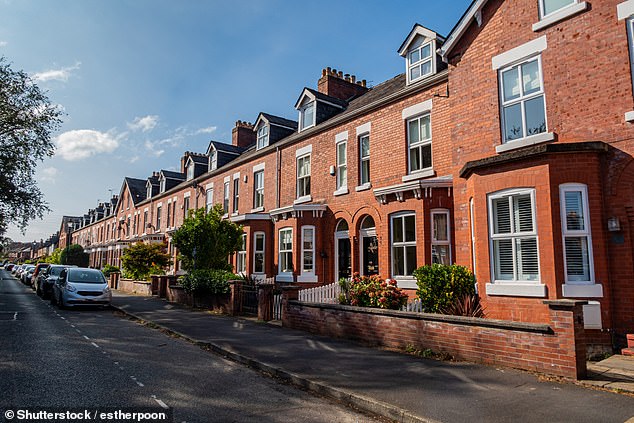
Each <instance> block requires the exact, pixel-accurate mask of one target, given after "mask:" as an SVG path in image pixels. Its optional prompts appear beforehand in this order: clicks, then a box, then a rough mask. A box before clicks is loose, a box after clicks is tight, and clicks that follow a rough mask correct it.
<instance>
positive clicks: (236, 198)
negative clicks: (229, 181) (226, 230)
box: [233, 177, 240, 213]
mask: <svg viewBox="0 0 634 423" xmlns="http://www.w3.org/2000/svg"><path fill="white" fill-rule="evenodd" d="M239 203H240V178H239V177H238V178H234V180H233V212H234V213H238V206H239Z"/></svg>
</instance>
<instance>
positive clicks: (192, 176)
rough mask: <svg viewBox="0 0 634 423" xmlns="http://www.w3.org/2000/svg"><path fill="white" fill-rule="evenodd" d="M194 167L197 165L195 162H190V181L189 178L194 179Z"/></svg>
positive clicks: (188, 173)
mask: <svg viewBox="0 0 634 423" xmlns="http://www.w3.org/2000/svg"><path fill="white" fill-rule="evenodd" d="M194 169H195V166H194V164H193V163H192V164H190V165H189V166H188V167H187V180H188V181H189V180H191V179H194Z"/></svg>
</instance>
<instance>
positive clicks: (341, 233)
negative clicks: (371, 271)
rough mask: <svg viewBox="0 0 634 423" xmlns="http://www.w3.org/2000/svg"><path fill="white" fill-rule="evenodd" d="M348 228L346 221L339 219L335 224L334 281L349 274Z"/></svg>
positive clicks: (347, 276)
mask: <svg viewBox="0 0 634 423" xmlns="http://www.w3.org/2000/svg"><path fill="white" fill-rule="evenodd" d="M350 253H351V248H350V230H349V227H348V222H346V221H345V220H344V219H339V220H338V221H337V225H336V226H335V278H336V279H335V281H338V280H339V279H341V278H346V279H348V278H350V276H351V273H352V272H351V260H350V259H351V257H350Z"/></svg>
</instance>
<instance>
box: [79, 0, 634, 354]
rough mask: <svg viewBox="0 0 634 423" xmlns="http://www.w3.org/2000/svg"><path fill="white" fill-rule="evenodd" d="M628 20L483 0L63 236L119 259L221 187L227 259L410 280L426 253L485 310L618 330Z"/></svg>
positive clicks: (603, 336)
mask: <svg viewBox="0 0 634 423" xmlns="http://www.w3.org/2000/svg"><path fill="white" fill-rule="evenodd" d="M633 22H634V0H628V1H625V2H619V1H617V0H602V1H593V2H588V1H579V0H496V1H493V0H491V1H486V0H475V1H473V2H472V3H471V5H470V6H469V8H468V9H467V10H466V12H465V13H464V15H463V17H462V18H461V19H460V21H459V22H458V23H457V24H456V26H455V27H454V29H453V30H452V31H451V33H450V34H448V35H447V36H443V35H441V34H437V33H435V32H434V31H432V30H430V29H428V28H426V27H424V26H421V25H414V27H413V28H412V29H411V31H410V32H409V33H404V41H403V43H402V45H400V46H395V48H397V54H398V55H399V56H400V58H399V56H397V55H396V54H395V60H401V61H402V64H403V71H404V72H403V73H402V74H400V75H398V76H396V77H395V78H393V79H390V80H388V81H385V82H383V83H380V84H377V85H375V86H373V87H367V86H366V84H365V81H358V80H357V79H356V78H355V76H352V75H349V74H344V73H343V72H341V71H337V70H335V69H331V68H326V69H324V70H323V71H322V73H321V77H320V78H319V79H318V81H317V87H316V89H314V88H312V87H306V88H304V89H302V90H300V91H299V93H298V98H297V102H296V103H295V104H294V105H289V113H288V116H293V115H294V116H296V119H297V120H294V119H288V118H283V117H278V116H273V115H270V114H268V113H266V111H263V112H262V113H260V114H259V115H258V116H257V117H255V120H254V122H255V123H254V124H250V123H246V122H243V121H238V122H237V123H236V126H235V128H234V129H233V139H232V143H231V144H230V145H229V144H226V143H222V142H216V141H211V142H210V143H209V147H208V149H207V151H206V152H205V153H204V154H196V153H190V152H187V153H185V155H184V156H183V158H182V159H181V168H180V172H168V171H160V172H157V173H155V174H154V175H152V176H151V177H149V178H147V179H144V180H139V179H133V178H126V179H125V180H124V183H123V186H122V189H121V192H120V195H119V198H118V202H116V207H115V209H114V210H113V213H112V214H111V215H109V216H107V217H102V218H101V219H97V220H95V221H94V222H90V223H88V224H84V225H83V226H82V227H81V228H79V229H77V230H75V231H74V232H73V234H72V236H73V239H79V240H81V242H82V243H83V245H84V246H85V248H86V249H87V250H88V251H90V252H91V254H92V263H93V264H94V265H95V266H101V265H103V264H105V263H106V262H108V263H113V264H117V257H119V255H118V254H119V253H118V252H120V251H121V249H123V248H125V246H126V245H127V244H128V243H130V242H136V241H139V240H144V241H145V240H147V241H165V242H167V243H168V245H169V244H170V233H171V231H173V230H174V229H175V228H178V227H179V225H180V224H181V223H182V221H183V217H184V216H185V213H186V211H187V210H188V209H193V208H200V207H209V206H211V205H212V204H215V203H220V204H222V205H223V207H224V210H225V213H226V214H225V217H226V218H227V219H231V220H233V221H235V222H239V223H240V224H242V225H244V238H243V239H244V242H243V245H242V249H241V250H240V251H239V252H238V253H237V254H235V255H234V256H233V257H231V260H232V263H233V264H234V266H235V268H236V271H239V272H243V273H248V274H252V275H261V276H262V277H264V276H269V277H271V276H275V278H276V280H277V281H279V282H286V283H296V284H303V285H306V286H312V285H315V284H325V283H331V282H334V281H336V280H337V279H339V278H341V277H348V276H349V275H350V274H351V273H352V272H359V273H361V274H365V275H370V274H377V273H378V274H381V275H382V276H385V277H390V278H394V279H396V280H397V281H398V283H399V286H401V287H403V288H410V289H413V288H415V281H414V279H413V278H412V272H413V270H414V269H415V268H417V267H418V266H421V265H423V264H431V263H458V264H461V265H465V266H468V267H469V268H471V269H473V271H474V272H475V274H476V276H477V281H478V282H477V287H478V292H479V294H480V296H481V298H482V300H483V302H484V304H485V305H486V309H487V316H488V317H490V318H500V319H509V320H515V321H525V322H540V321H542V320H543V319H545V318H546V315H547V313H548V309H547V306H546V305H544V304H543V300H545V299H562V298H563V299H566V298H568V299H584V300H588V301H589V304H588V305H587V306H585V313H584V317H585V325H586V329H587V337H588V339H589V341H590V342H591V343H593V344H595V345H597V346H601V345H605V346H609V345H611V343H612V342H613V338H614V337H617V338H618V337H619V336H622V335H624V334H625V333H628V332H630V333H631V332H632V331H634V256H633V251H634V248H633V247H634V233H633V231H634V192H633V190H634V161H633V158H632V154H633V153H634V123H633V122H634V93H633V88H632V87H633V82H634V79H633V77H632V75H633V70H634V67H633V66H632V59H631V58H632V57H633V56H632V48H633V47H634V31H633V28H634V24H633ZM430 24H431V26H433V21H432V22H430ZM293 107H294V110H293V109H292V108H293ZM170 248H171V249H172V252H173V253H174V254H175V253H176V252H175V251H173V248H172V247H171V245H170ZM104 252H105V254H104ZM172 270H173V271H175V272H176V271H178V264H176V265H175V268H174V269H172Z"/></svg>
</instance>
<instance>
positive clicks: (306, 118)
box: [299, 101, 315, 131]
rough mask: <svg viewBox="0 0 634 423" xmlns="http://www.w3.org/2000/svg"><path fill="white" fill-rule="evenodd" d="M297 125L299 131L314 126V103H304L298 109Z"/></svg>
mask: <svg viewBox="0 0 634 423" xmlns="http://www.w3.org/2000/svg"><path fill="white" fill-rule="evenodd" d="M299 124H300V127H299V129H300V131H301V130H302V129H306V128H310V127H311V126H314V125H315V102H314V101H311V102H308V103H305V105H304V106H302V107H301V108H300V109H299Z"/></svg>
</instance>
